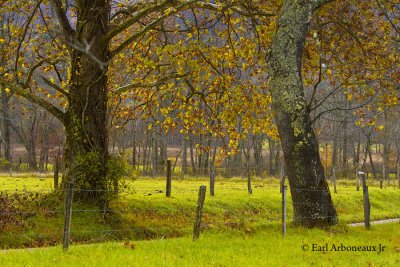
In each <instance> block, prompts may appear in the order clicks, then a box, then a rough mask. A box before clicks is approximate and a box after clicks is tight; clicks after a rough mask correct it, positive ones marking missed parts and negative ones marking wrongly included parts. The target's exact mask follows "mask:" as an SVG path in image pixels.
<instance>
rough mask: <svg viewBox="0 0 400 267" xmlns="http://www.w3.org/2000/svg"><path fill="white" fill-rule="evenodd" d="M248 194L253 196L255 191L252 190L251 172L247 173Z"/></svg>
mask: <svg viewBox="0 0 400 267" xmlns="http://www.w3.org/2000/svg"><path fill="white" fill-rule="evenodd" d="M247 193H249V194H253V189H252V188H251V175H250V172H248V173H247Z"/></svg>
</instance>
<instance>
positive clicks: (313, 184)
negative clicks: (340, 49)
mask: <svg viewBox="0 0 400 267" xmlns="http://www.w3.org/2000/svg"><path fill="white" fill-rule="evenodd" d="M325 2H327V1H324V0H284V1H283V5H282V8H281V13H280V14H279V18H278V24H277V29H276V32H275V36H274V40H273V43H272V45H271V50H270V52H269V55H268V57H267V60H268V66H269V73H270V75H271V80H270V82H271V91H272V99H273V110H274V113H275V118H276V122H277V126H278V131H279V134H280V138H281V142H282V149H283V152H284V157H285V162H286V167H287V175H288V180H289V184H290V190H291V194H292V200H293V208H294V221H295V223H296V224H300V225H304V226H308V227H314V226H323V225H331V224H335V223H336V222H337V215H336V211H335V208H334V206H333V203H332V199H331V195H330V192H329V188H328V184H327V182H326V179H325V175H324V169H323V166H322V164H321V160H320V156H319V149H318V143H317V140H316V136H315V134H314V131H313V129H312V125H311V120H310V115H309V110H308V107H307V102H306V99H305V96H304V86H303V80H302V75H301V69H302V64H301V62H302V54H303V49H304V43H305V39H306V35H307V33H308V30H309V25H310V22H311V18H312V15H313V12H314V11H315V10H316V9H317V8H319V6H320V5H322V4H324V3H325Z"/></svg>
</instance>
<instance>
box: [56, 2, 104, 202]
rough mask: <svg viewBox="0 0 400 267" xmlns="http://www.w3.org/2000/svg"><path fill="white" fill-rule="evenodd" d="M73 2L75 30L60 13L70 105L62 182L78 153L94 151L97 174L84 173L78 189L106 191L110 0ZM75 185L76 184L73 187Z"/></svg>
mask: <svg viewBox="0 0 400 267" xmlns="http://www.w3.org/2000/svg"><path fill="white" fill-rule="evenodd" d="M75 4H76V8H77V14H78V17H77V22H76V27H75V28H76V30H72V29H71V28H69V25H66V24H68V22H66V21H63V16H62V15H61V16H60V15H59V21H60V24H61V26H62V28H63V32H64V36H65V39H66V43H67V45H68V46H69V49H70V57H71V79H70V84H69V87H70V90H69V95H68V100H69V106H68V110H67V111H66V112H65V116H64V121H63V124H64V126H65V130H66V142H65V148H64V165H65V166H64V168H65V179H64V182H67V181H72V180H74V173H73V168H74V166H75V165H74V164H75V162H76V159H77V157H78V156H82V157H85V156H87V155H88V154H90V153H93V154H95V155H96V157H98V159H99V162H98V169H97V170H96V174H97V177H96V178H95V179H93V177H86V176H85V175H83V177H84V178H83V180H85V181H81V182H82V186H83V187H84V188H81V189H91V190H100V191H101V190H104V191H105V189H107V164H106V163H107V160H108V158H109V153H108V133H107V132H108V131H107V110H108V109H107V101H108V89H107V75H106V72H107V64H105V62H107V60H108V56H109V44H108V42H105V41H103V40H102V39H103V38H104V36H105V34H106V33H107V31H108V29H109V20H108V19H109V8H110V6H109V5H110V3H109V1H107V0H96V1H92V0H82V1H77V2H76V3H75ZM53 5H54V6H55V8H56V10H57V13H60V12H63V10H62V7H61V6H60V5H61V4H60V3H59V1H53ZM64 15H65V14H64ZM82 45H84V46H85V50H82V49H77V48H76V47H77V46H82ZM103 63H104V64H103ZM76 182H78V181H76ZM78 186H79V185H78V184H75V188H78ZM86 187H89V188H86ZM100 191H99V193H98V194H96V196H95V198H96V199H97V200H99V199H100V198H102V197H103V195H104V193H100ZM104 191H103V192H104Z"/></svg>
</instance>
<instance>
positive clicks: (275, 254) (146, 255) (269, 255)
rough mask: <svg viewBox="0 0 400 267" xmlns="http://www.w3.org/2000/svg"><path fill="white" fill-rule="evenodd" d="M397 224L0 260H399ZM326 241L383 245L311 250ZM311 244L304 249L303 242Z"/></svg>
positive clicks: (0, 255) (229, 234)
mask: <svg viewBox="0 0 400 267" xmlns="http://www.w3.org/2000/svg"><path fill="white" fill-rule="evenodd" d="M399 231H400V224H391V225H379V226H374V227H373V228H372V230H370V231H366V230H364V229H363V228H348V227H345V226H336V227H333V228H331V229H330V230H327V231H326V230H319V229H312V230H310V229H304V228H299V227H296V228H292V227H289V229H288V234H287V236H286V237H282V236H281V235H280V234H279V227H278V226H265V228H264V229H262V230H260V231H259V232H258V233H257V234H245V233H243V232H241V231H237V230H229V231H223V232H221V231H216V230H212V231H207V232H206V233H204V234H203V235H202V236H201V237H200V239H199V240H198V241H196V242H193V241H192V240H191V238H190V237H183V238H175V239H163V240H150V241H132V242H130V243H128V244H125V245H124V243H118V242H117V243H103V244H92V245H76V246H72V247H71V248H70V250H69V251H68V252H67V253H63V252H62V249H61V247H60V246H57V247H51V248H43V249H34V250H17V251H7V252H0V264H1V266H400V237H399V234H398V233H399ZM313 244H316V245H319V246H325V244H328V248H329V250H331V248H332V245H336V246H340V244H343V245H344V246H377V249H379V245H380V244H381V245H383V246H386V249H385V250H384V251H383V252H381V253H377V252H363V251H359V252H356V251H328V252H320V251H311V249H312V246H313ZM304 245H308V246H309V248H310V249H309V250H308V251H303V250H302V246H304Z"/></svg>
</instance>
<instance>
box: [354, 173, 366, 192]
mask: <svg viewBox="0 0 400 267" xmlns="http://www.w3.org/2000/svg"><path fill="white" fill-rule="evenodd" d="M363 174H364V172H362V171H357V172H356V188H357V191H360V177H361V176H362V175H363Z"/></svg>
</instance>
